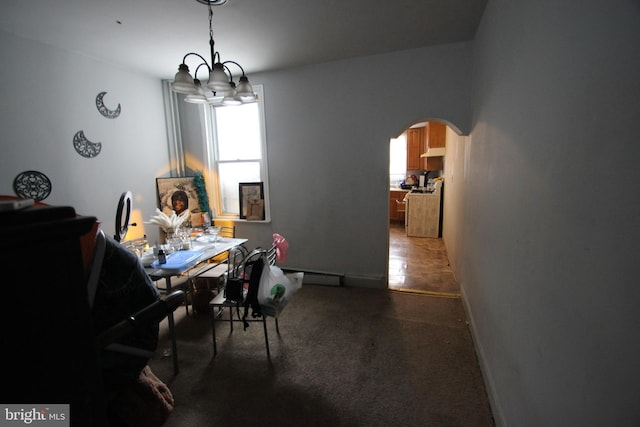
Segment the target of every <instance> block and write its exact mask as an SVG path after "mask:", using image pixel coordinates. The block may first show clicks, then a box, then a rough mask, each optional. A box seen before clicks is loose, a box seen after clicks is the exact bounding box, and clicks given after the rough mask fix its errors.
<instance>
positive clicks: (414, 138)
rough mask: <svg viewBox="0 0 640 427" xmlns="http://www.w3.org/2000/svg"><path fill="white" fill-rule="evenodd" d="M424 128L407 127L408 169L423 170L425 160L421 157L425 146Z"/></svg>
mask: <svg viewBox="0 0 640 427" xmlns="http://www.w3.org/2000/svg"><path fill="white" fill-rule="evenodd" d="M424 129H425V128H423V127H421V128H409V129H407V170H408V171H416V170H422V164H423V161H422V159H421V158H420V154H422V152H423V150H424V147H425V137H424Z"/></svg>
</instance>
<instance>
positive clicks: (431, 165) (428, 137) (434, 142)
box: [422, 122, 447, 171]
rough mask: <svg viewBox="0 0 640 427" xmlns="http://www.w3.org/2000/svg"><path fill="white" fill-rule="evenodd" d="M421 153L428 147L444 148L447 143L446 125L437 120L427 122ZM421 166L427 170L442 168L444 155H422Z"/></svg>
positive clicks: (425, 151)
mask: <svg viewBox="0 0 640 427" xmlns="http://www.w3.org/2000/svg"><path fill="white" fill-rule="evenodd" d="M424 130H425V137H424V146H423V148H422V150H423V151H422V152H423V153H425V154H426V153H427V151H428V150H429V148H444V147H445V146H446V144H447V141H446V138H447V125H445V124H444V123H439V122H429V123H427V126H425V128H424ZM422 168H423V169H425V170H428V171H433V170H442V169H443V168H444V157H443V156H438V157H422Z"/></svg>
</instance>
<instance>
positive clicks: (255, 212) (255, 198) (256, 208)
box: [238, 182, 264, 221]
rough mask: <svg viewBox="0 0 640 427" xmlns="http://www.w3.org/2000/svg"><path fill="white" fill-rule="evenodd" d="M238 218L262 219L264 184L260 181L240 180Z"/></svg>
mask: <svg viewBox="0 0 640 427" xmlns="http://www.w3.org/2000/svg"><path fill="white" fill-rule="evenodd" d="M238 185H239V187H240V218H241V219H246V220H253V221H260V220H264V186H263V183H262V182H241V183H239V184H238Z"/></svg>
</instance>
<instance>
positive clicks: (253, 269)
mask: <svg viewBox="0 0 640 427" xmlns="http://www.w3.org/2000/svg"><path fill="white" fill-rule="evenodd" d="M263 268H264V259H263V257H260V258H258V259H257V260H255V261H250V262H247V263H246V265H245V272H246V271H247V270H249V288H248V289H247V296H246V297H245V299H244V316H242V321H243V323H244V329H245V330H246V329H247V328H248V327H249V322H247V315H248V314H249V307H251V317H253V318H256V317H260V316H262V312H261V310H260V304H259V303H258V289H259V288H260V277H261V276H262V269H263Z"/></svg>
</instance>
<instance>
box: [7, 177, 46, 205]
mask: <svg viewBox="0 0 640 427" xmlns="http://www.w3.org/2000/svg"><path fill="white" fill-rule="evenodd" d="M13 191H15V193H16V195H17V196H18V197H22V198H23V199H34V200H36V201H38V202H39V201H40V200H44V199H46V198H47V197H49V194H51V181H50V180H49V178H47V176H46V175H45V174H43V173H42V172H38V171H24V172H20V173H19V174H18V176H16V177H15V179H14V180H13Z"/></svg>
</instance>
